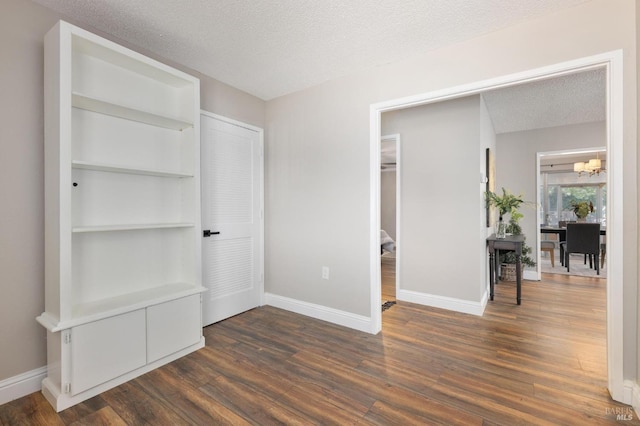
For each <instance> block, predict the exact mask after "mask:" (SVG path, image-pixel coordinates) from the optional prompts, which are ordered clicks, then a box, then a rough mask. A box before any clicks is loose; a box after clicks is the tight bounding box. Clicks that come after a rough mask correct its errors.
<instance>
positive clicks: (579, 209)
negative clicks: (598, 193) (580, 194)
mask: <svg viewBox="0 0 640 426" xmlns="http://www.w3.org/2000/svg"><path fill="white" fill-rule="evenodd" d="M571 209H572V210H573V212H574V213H575V214H576V216H577V217H578V219H584V218H585V217H587V215H589V213H593V203H592V202H591V201H589V202H586V201H574V202H573V203H571Z"/></svg>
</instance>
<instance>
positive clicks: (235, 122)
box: [200, 109, 265, 306]
mask: <svg viewBox="0 0 640 426" xmlns="http://www.w3.org/2000/svg"><path fill="white" fill-rule="evenodd" d="M200 115H204V116H206V117H209V118H213V119H216V120H219V121H223V122H225V123H228V124H233V125H234V126H238V127H243V128H245V129H247V130H251V131H254V132H256V133H257V134H258V143H259V146H260V159H261V161H260V168H259V171H258V173H259V175H260V189H259V190H260V235H259V238H260V241H259V247H260V253H259V255H258V262H259V265H258V270H259V272H260V277H259V292H260V306H264V304H265V294H264V129H263V128H261V127H257V126H254V125H252V124H248V123H243V122H242V121H238V120H234V119H233V118H229V117H225V116H223V115H218V114H214V113H212V112H209V111H205V110H203V109H201V110H200ZM201 131H202V130H201ZM200 149H202V147H201V148H200ZM200 197H201V198H202V193H201V194H200ZM201 204H202V205H204V204H203V203H201ZM203 262H204V259H203Z"/></svg>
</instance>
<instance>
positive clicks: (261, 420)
mask: <svg viewBox="0 0 640 426" xmlns="http://www.w3.org/2000/svg"><path fill="white" fill-rule="evenodd" d="M382 267H383V276H384V286H385V289H383V292H384V294H385V296H384V298H386V299H387V300H395V284H394V274H395V268H394V265H393V261H392V260H389V259H387V260H385V261H384V262H383V263H382ZM515 291H516V289H515V285H514V284H513V283H505V282H501V283H499V284H498V286H497V287H496V297H495V300H494V301H492V302H489V303H488V304H487V306H486V309H485V312H484V315H483V316H475V315H467V314H462V313H459V312H452V311H447V310H443V309H437V308H431V307H425V306H419V305H415V304H411V303H406V302H403V301H398V302H397V304H395V305H393V306H391V307H390V308H388V309H387V310H385V311H384V312H383V314H382V322H383V331H382V332H381V333H379V334H378V335H370V334H367V333H362V332H358V331H355V330H352V329H347V328H344V327H340V326H337V325H334V324H329V323H326V322H323V321H318V320H315V319H312V318H309V317H304V316H301V315H297V314H294V313H291V312H286V311H283V310H280V309H276V308H272V307H261V308H257V309H254V310H251V311H249V312H246V313H244V314H241V315H237V316H235V317H232V318H229V319H227V320H225V321H221V322H219V323H217V324H214V325H211V326H209V327H205V329H204V335H205V337H206V346H205V348H203V349H201V350H199V351H197V352H195V353H192V354H189V355H187V356H185V357H183V358H180V359H178V360H176V361H174V362H172V363H170V364H168V365H166V366H163V367H161V368H159V369H156V370H154V371H152V372H149V373H147V374H145V375H143V376H141V377H139V378H137V379H134V380H131V381H129V382H127V383H125V384H123V385H121V386H118V387H117V388H114V389H112V390H109V391H107V392H104V393H102V394H100V395H98V396H96V397H94V398H91V399H89V400H87V401H84V402H83V403H81V404H78V405H76V406H74V407H72V408H69V409H67V410H65V411H63V412H61V413H55V412H54V410H53V409H52V408H51V406H49V404H48V403H47V402H46V400H45V399H44V397H43V396H42V394H41V393H34V394H31V395H28V396H26V397H24V398H20V399H18V400H16V401H12V402H10V403H7V404H4V405H2V406H0V424H1V425H22V424H25V425H47V426H48V425H82V424H116V425H118V424H131V425H133V424H159V425H164V424H171V425H174V424H178V425H179V424H194V425H201V424H216V425H217V424H229V425H242V424H260V425H262V424H268V425H270V424H291V425H297V424H299V425H308V424H340V425H343V424H361V425H369V424H380V425H390V424H394V425H395V424H403V425H404V424H407V425H410V424H446V425H450V424H464V425H515V424H536V425H545V424H549V425H558V424H563V425H564V424H567V425H570V424H581V425H582V424H616V423H617V420H616V415H617V414H623V415H624V416H625V417H624V418H625V421H624V424H627V425H640V421H638V419H637V418H636V416H635V412H633V410H631V409H630V407H628V406H625V405H623V404H620V403H617V402H614V401H612V400H611V398H610V396H609V393H608V391H607V388H606V386H607V375H606V369H607V358H606V357H607V354H606V347H605V345H606V338H607V336H606V280H602V279H592V278H589V277H572V276H565V275H551V274H543V279H542V281H540V282H532V281H525V282H524V283H523V299H522V305H519V306H518V305H517V304H516V303H515ZM630 416H631V417H632V418H631V420H629V418H630Z"/></svg>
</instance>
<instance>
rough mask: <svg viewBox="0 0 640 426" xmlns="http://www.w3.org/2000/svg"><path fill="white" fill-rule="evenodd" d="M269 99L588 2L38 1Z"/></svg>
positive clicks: (561, 0)
mask: <svg viewBox="0 0 640 426" xmlns="http://www.w3.org/2000/svg"><path fill="white" fill-rule="evenodd" d="M34 1H35V2H36V3H39V4H41V5H44V6H46V7H49V8H51V9H53V10H56V11H58V12H60V13H61V14H63V15H65V16H67V17H70V18H72V19H73V20H75V21H77V22H80V23H83V24H84V25H88V26H90V27H93V28H95V29H98V30H101V31H104V32H106V33H109V34H112V35H114V36H116V37H118V38H121V39H124V40H127V41H128V42H130V43H132V44H134V45H137V46H140V47H142V48H144V49H147V50H149V51H151V52H154V53H156V54H158V55H160V56H162V57H165V58H168V59H171V60H173V61H176V62H178V63H181V64H184V65H186V66H188V67H190V68H192V69H194V70H197V71H199V72H201V73H203V74H205V75H208V76H211V77H213V78H216V79H218V80H220V81H222V82H225V83H227V84H229V85H231V86H234V87H237V88H239V89H242V90H244V91H246V92H249V93H251V94H253V95H255V96H258V97H260V98H262V99H265V100H268V99H272V98H275V97H278V96H281V95H284V94H287V93H291V92H295V91H298V90H301V89H304V88H307V87H311V86H314V85H317V84H320V83H322V82H324V81H327V80H331V79H334V78H337V77H341V76H344V75H347V74H350V73H353V72H356V71H359V70H363V69H367V68H369V67H374V66H377V65H381V64H385V63H389V62H393V61H397V60H400V59H403V58H407V57H411V56H413V55H417V54H420V53H423V52H425V51H428V50H433V49H437V48H439V47H442V46H445V45H449V44H452V43H456V42H459V41H462V40H465V39H470V38H473V37H477V36H479V35H482V34H487V33H489V32H493V31H496V30H498V29H501V28H504V27H508V26H511V25H514V24H517V23H518V22H522V21H525V20H528V19H532V18H535V17H538V16H541V15H544V14H549V13H553V12H555V11H557V10H560V9H564V8H568V7H573V6H575V5H577V4H580V3H584V2H585V1H587V0H474V1H470V0H446V1H445V0H347V1H345V0H245V1H238V0H155V1H150V0H34Z"/></svg>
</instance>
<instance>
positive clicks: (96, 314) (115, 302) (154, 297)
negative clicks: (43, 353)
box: [37, 283, 206, 333]
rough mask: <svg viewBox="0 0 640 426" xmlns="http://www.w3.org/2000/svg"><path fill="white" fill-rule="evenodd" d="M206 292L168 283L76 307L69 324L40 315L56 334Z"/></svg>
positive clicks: (40, 318) (186, 285) (40, 321)
mask: <svg viewBox="0 0 640 426" xmlns="http://www.w3.org/2000/svg"><path fill="white" fill-rule="evenodd" d="M205 290H206V289H205V288H204V287H202V286H195V285H193V284H189V283H172V284H165V285H162V286H158V287H154V288H150V289H146V290H142V291H137V292H134V293H129V294H124V295H120V296H116V297H110V298H108V299H103V300H97V301H93V302H87V303H81V304H78V305H75V306H74V307H73V310H72V318H71V319H69V320H66V321H59V320H58V319H56V318H52V317H50V316H48V315H47V314H46V313H45V314H43V315H41V316H39V317H38V318H37V320H38V322H39V323H40V324H42V325H43V326H45V327H46V328H47V329H48V330H49V331H51V332H54V333H55V332H57V331H61V330H65V329H68V328H71V327H75V326H78V325H81V324H86V323H88V322H92V321H98V320H101V319H104V318H108V317H112V316H114V315H120V314H123V313H126V312H131V311H135V310H137V309H143V308H146V307H149V306H153V305H157V304H160V303H164V302H167V301H170V300H174V299H179V298H181V297H186V296H191V295H193V294H198V293H202V292H204V291H205Z"/></svg>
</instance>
